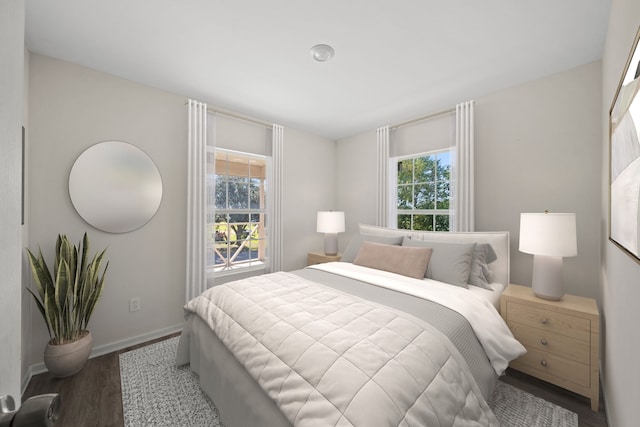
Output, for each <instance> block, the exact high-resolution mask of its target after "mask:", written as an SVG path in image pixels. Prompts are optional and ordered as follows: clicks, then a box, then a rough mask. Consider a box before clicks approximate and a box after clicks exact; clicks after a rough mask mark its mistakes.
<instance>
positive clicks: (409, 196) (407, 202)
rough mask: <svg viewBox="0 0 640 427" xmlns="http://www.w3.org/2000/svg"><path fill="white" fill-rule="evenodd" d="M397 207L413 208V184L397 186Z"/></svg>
mask: <svg viewBox="0 0 640 427" xmlns="http://www.w3.org/2000/svg"><path fill="white" fill-rule="evenodd" d="M398 209H413V186H412V185H400V186H398Z"/></svg>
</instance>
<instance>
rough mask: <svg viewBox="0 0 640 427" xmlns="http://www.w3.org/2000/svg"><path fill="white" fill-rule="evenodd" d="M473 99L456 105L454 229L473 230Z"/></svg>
mask: <svg viewBox="0 0 640 427" xmlns="http://www.w3.org/2000/svg"><path fill="white" fill-rule="evenodd" d="M473 108H474V101H467V102H463V103H461V104H458V105H456V162H455V169H456V171H455V192H454V194H455V202H454V203H455V218H456V221H455V230H452V231H474V227H475V225H474V216H475V214H474V208H473V205H474V194H473V193H474V179H473V174H474V166H473V158H474V148H473V145H474V130H473V128H474V113H473Z"/></svg>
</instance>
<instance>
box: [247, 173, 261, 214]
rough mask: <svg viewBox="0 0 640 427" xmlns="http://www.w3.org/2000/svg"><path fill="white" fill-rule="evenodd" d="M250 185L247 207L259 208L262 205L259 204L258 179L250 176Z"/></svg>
mask: <svg viewBox="0 0 640 427" xmlns="http://www.w3.org/2000/svg"><path fill="white" fill-rule="evenodd" d="M250 185H251V186H250V191H251V192H250V196H249V207H250V208H251V209H261V208H262V206H260V180H259V179H256V178H252V179H251V184H250Z"/></svg>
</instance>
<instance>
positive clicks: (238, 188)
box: [227, 177, 249, 209]
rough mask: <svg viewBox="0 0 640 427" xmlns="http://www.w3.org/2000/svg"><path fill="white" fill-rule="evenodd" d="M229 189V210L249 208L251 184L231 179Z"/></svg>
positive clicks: (239, 179)
mask: <svg viewBox="0 0 640 427" xmlns="http://www.w3.org/2000/svg"><path fill="white" fill-rule="evenodd" d="M227 188H228V189H229V209H248V208H249V184H248V183H247V182H246V180H245V179H242V178H237V177H231V178H230V179H229V183H228V186H227Z"/></svg>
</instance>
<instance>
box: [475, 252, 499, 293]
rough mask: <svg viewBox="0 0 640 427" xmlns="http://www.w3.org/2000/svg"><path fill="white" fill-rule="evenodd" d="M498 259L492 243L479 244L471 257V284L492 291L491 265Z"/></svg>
mask: <svg viewBox="0 0 640 427" xmlns="http://www.w3.org/2000/svg"><path fill="white" fill-rule="evenodd" d="M497 259H498V257H497V256H496V253H495V251H494V250H493V246H491V244H490V243H478V244H477V245H476V248H475V249H474V251H473V255H472V257H471V269H470V271H469V284H470V285H473V286H478V287H480V288H484V289H489V290H491V287H490V286H489V283H492V282H493V277H492V273H491V271H490V270H489V264H490V263H492V262H493V261H495V260H497Z"/></svg>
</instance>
